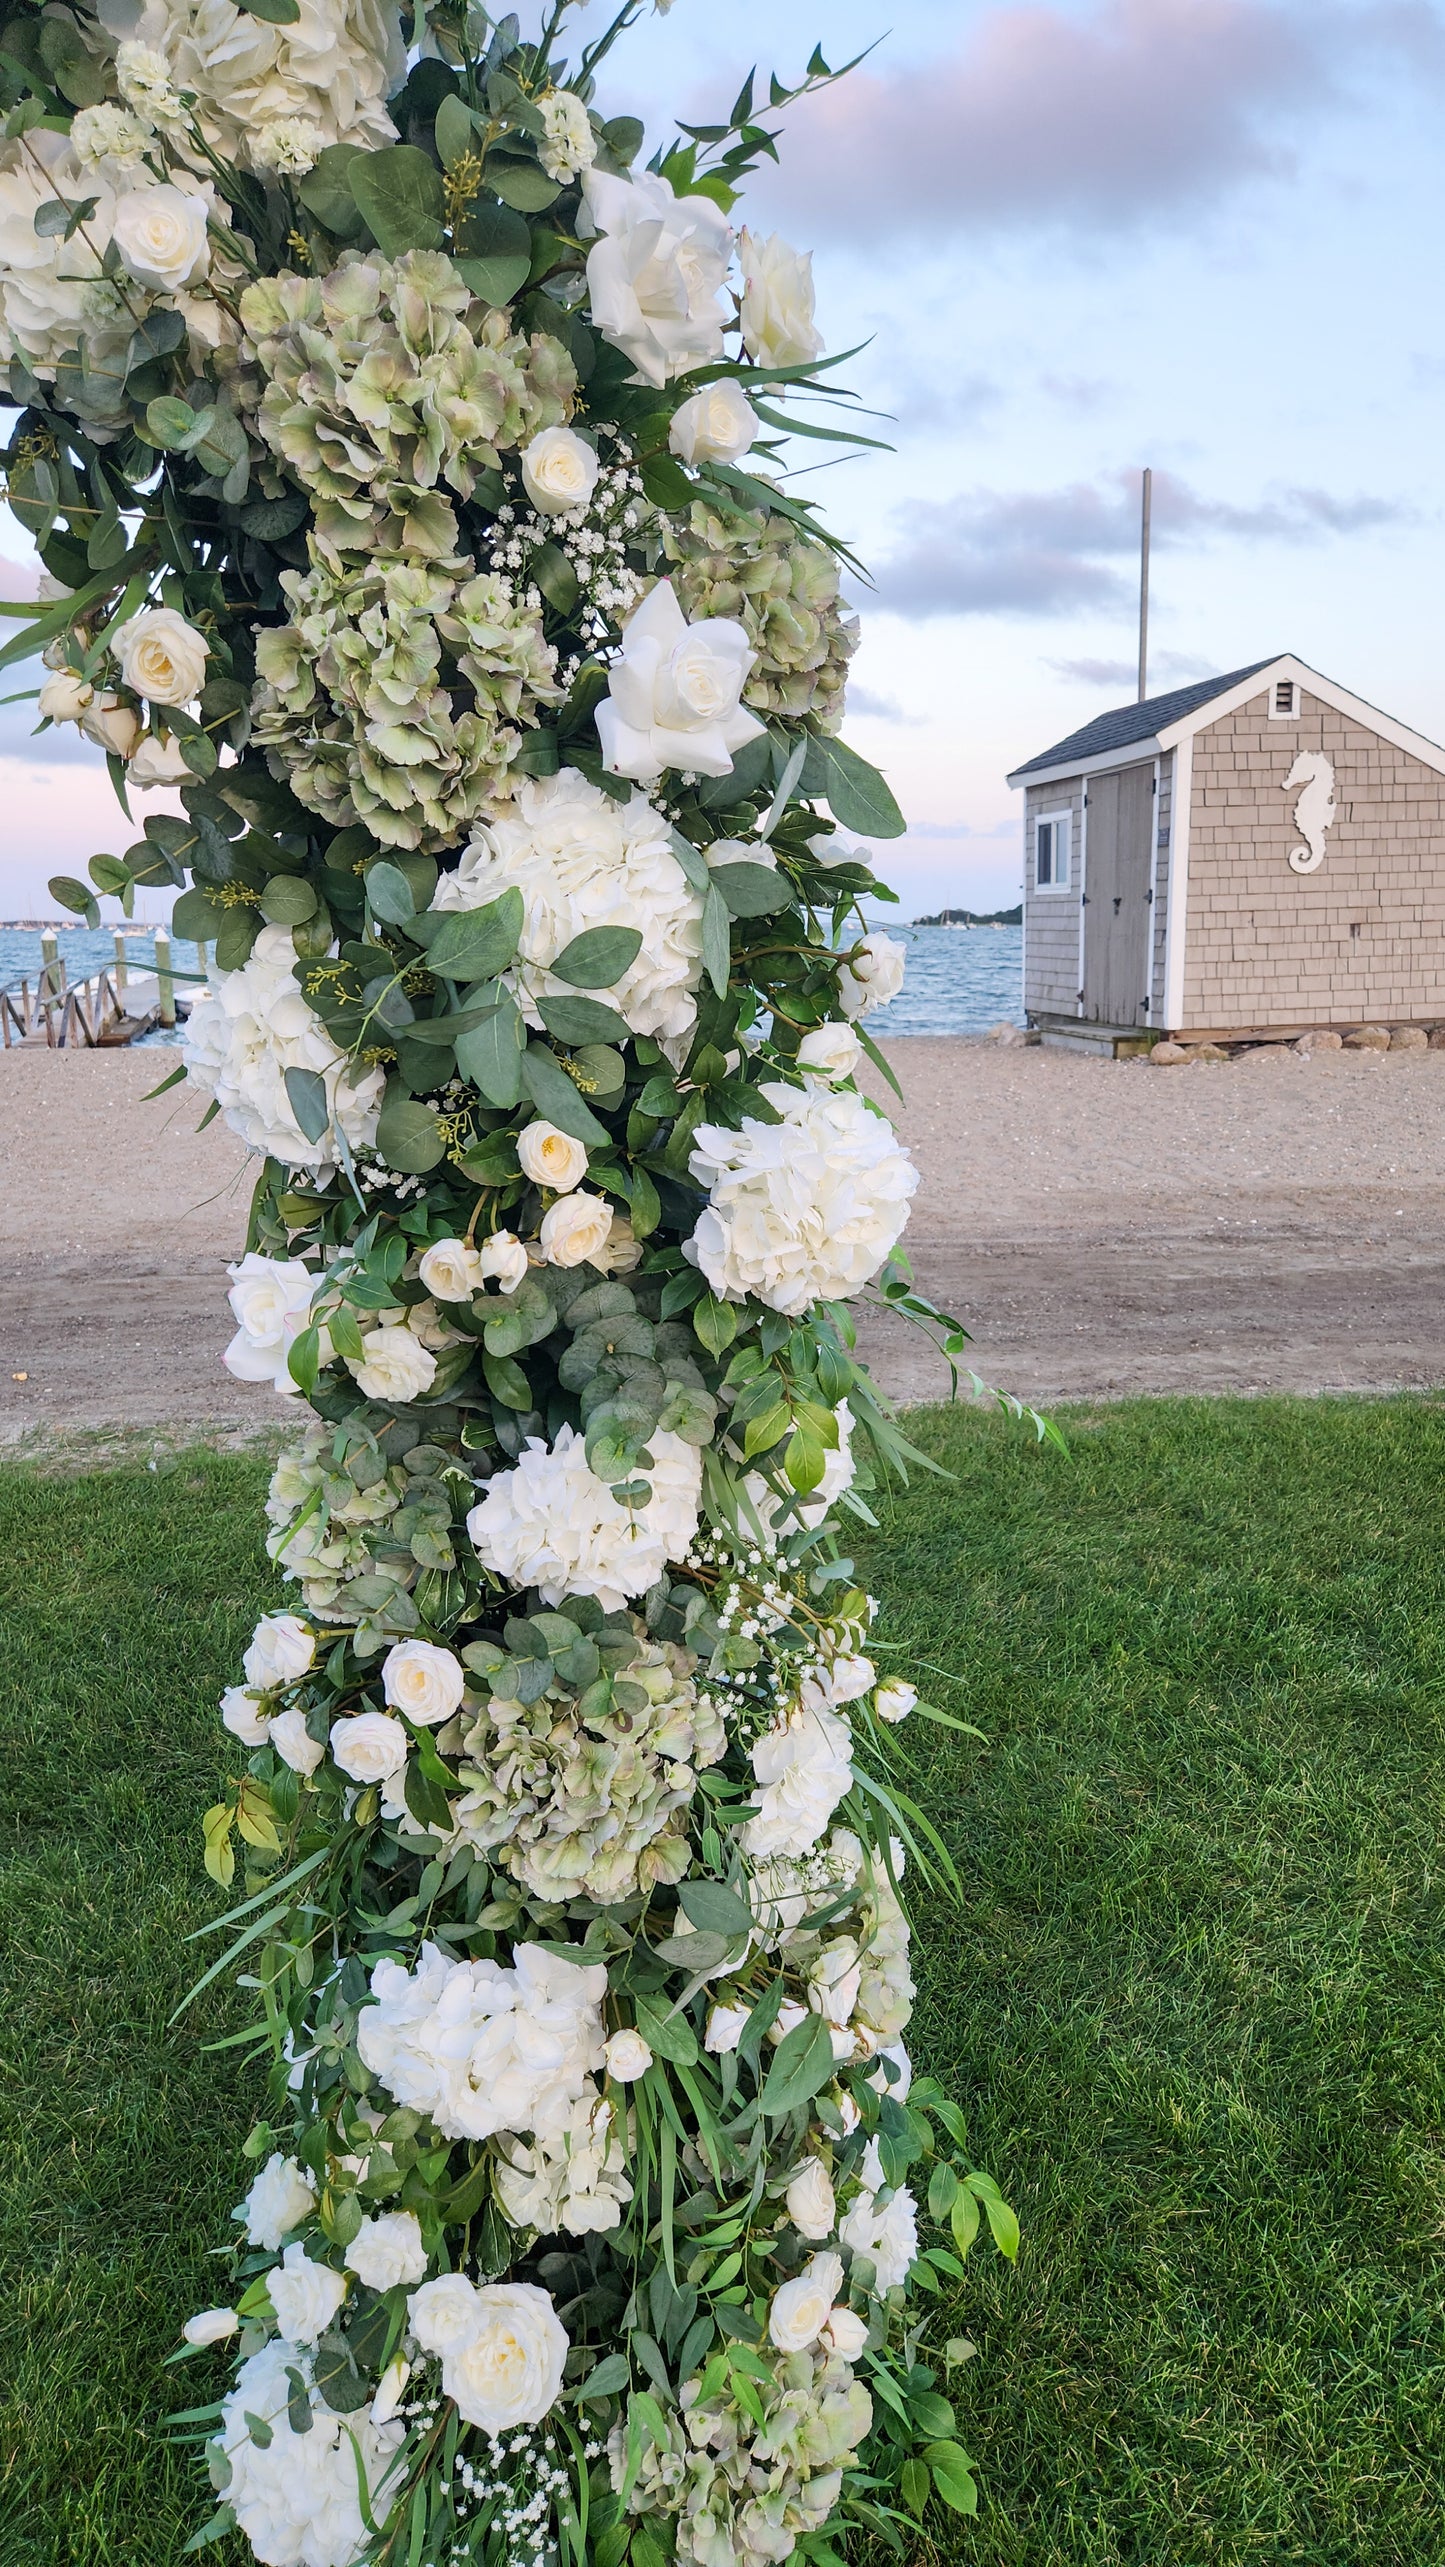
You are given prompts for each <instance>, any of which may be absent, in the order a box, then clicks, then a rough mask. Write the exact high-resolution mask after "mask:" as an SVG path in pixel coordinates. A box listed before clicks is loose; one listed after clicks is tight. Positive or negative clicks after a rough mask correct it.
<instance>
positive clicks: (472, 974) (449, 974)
mask: <svg viewBox="0 0 1445 2567" xmlns="http://www.w3.org/2000/svg"><path fill="white" fill-rule="evenodd" d="M430 915H431V916H432V917H435V916H436V912H435V911H432V912H431V913H430ZM522 916H523V911H522V895H521V892H520V891H519V890H518V889H517V886H516V885H515V883H514V884H512V885H511V887H510V888H509V889H508V890H506V891H504V892H503V893H502V895H501V897H500V899H498V900H491V901H488V903H487V905H486V907H485V908H484V909H453V910H446V911H444V912H443V913H442V917H441V924H440V925H439V926H437V927H431V928H429V929H428V931H427V933H426V936H425V939H424V941H425V944H426V952H427V961H428V963H429V964H430V966H431V969H432V970H433V971H434V972H436V973H438V974H439V975H440V976H441V977H442V978H443V979H445V980H494V979H495V978H496V975H497V973H498V972H500V971H505V969H506V967H507V965H508V963H509V962H510V961H511V959H512V956H513V955H514V954H515V952H516V950H517V939H518V937H519V936H520V935H521V932H522Z"/></svg>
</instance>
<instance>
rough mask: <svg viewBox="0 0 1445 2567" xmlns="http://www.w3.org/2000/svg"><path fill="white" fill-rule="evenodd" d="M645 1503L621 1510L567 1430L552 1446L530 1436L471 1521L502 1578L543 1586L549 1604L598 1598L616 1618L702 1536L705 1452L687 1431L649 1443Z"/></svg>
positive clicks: (484, 1557)
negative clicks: (685, 1439)
mask: <svg viewBox="0 0 1445 2567" xmlns="http://www.w3.org/2000/svg"><path fill="white" fill-rule="evenodd" d="M647 1449H648V1451H649V1452H650V1453H651V1455H652V1457H653V1468H652V1470H651V1471H650V1472H649V1474H648V1479H649V1482H650V1485H651V1489H652V1495H651V1497H650V1498H649V1500H648V1502H647V1504H646V1506H642V1507H638V1508H636V1509H634V1510H629V1509H628V1508H627V1507H625V1506H619V1504H618V1502H617V1500H616V1498H615V1497H614V1496H613V1494H612V1491H611V1489H610V1488H609V1487H608V1485H607V1482H606V1481H605V1480H599V1479H598V1478H597V1477H596V1475H595V1473H594V1472H593V1471H592V1470H591V1469H589V1467H588V1462H587V1447H586V1444H585V1442H584V1439H583V1438H582V1436H580V1435H579V1434H578V1433H577V1431H576V1429H575V1427H571V1426H564V1427H563V1428H562V1430H561V1432H560V1434H559V1435H558V1437H557V1441H556V1443H555V1444H553V1445H551V1446H550V1447H549V1446H548V1445H547V1444H545V1443H544V1442H543V1441H542V1439H541V1437H540V1436H538V1435H529V1436H528V1438H527V1442H526V1446H525V1449H524V1451H523V1453H522V1456H521V1459H520V1461H519V1462H518V1463H517V1465H516V1468H515V1469H514V1470H510V1471H499V1472H498V1473H497V1474H496V1476H495V1478H493V1479H492V1480H490V1481H489V1482H488V1484H487V1493H486V1496H485V1497H484V1498H483V1499H482V1500H481V1503H480V1504H479V1505H477V1506H474V1507H473V1508H472V1511H471V1513H470V1515H469V1516H468V1517H467V1531H468V1532H469V1533H470V1535H471V1537H472V1540H473V1542H474V1543H475V1544H476V1549H477V1557H478V1559H479V1560H481V1562H482V1563H483V1565H484V1567H486V1568H489V1569H494V1570H495V1571H496V1573H497V1575H498V1577H502V1578H508V1579H511V1580H512V1581H513V1582H514V1584H516V1585H517V1586H523V1587H535V1588H536V1589H537V1591H538V1593H539V1594H540V1595H541V1597H542V1600H543V1602H544V1603H546V1604H553V1605H555V1604H560V1603H561V1601H562V1599H563V1597H564V1596H567V1595H591V1596H595V1597H596V1598H597V1601H598V1603H599V1604H601V1605H602V1606H604V1607H605V1609H606V1610H607V1611H608V1612H609V1613H615V1612H616V1611H617V1610H618V1608H619V1607H620V1606H622V1605H624V1604H626V1603H627V1601H628V1599H629V1598H630V1597H632V1596H638V1595H645V1594H646V1592H647V1590H648V1588H649V1587H650V1586H654V1585H655V1584H656V1582H657V1580H658V1579H659V1578H660V1577H661V1575H662V1572H663V1570H664V1568H665V1567H666V1566H667V1563H668V1561H669V1560H681V1559H683V1558H685V1556H686V1554H687V1552H688V1551H689V1549H690V1548H691V1545H692V1541H693V1537H694V1535H695V1534H696V1532H697V1518H698V1505H699V1500H700V1497H701V1491H702V1456H701V1454H700V1453H699V1452H698V1450H697V1448H696V1446H695V1445H692V1444H685V1443H684V1442H683V1439H682V1437H681V1436H680V1435H669V1434H663V1433H658V1434H654V1435H650V1436H649V1437H648V1439H647Z"/></svg>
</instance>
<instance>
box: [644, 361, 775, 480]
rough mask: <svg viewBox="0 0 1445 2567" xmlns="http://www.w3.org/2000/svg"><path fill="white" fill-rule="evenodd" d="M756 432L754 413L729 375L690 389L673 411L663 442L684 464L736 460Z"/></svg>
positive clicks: (749, 403) (744, 452) (756, 422)
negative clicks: (691, 390)
mask: <svg viewBox="0 0 1445 2567" xmlns="http://www.w3.org/2000/svg"><path fill="white" fill-rule="evenodd" d="M757 433H758V420H757V413H756V412H755V410H754V409H753V405H752V403H751V402H750V401H749V399H748V397H747V395H746V393H745V392H744V391H743V389H742V386H741V384H738V383H734V382H733V381H732V380H731V378H730V377H729V378H728V379H727V380H725V381H724V382H722V383H709V384H705V385H704V386H703V389H702V391H701V392H694V393H693V394H692V396H691V398H690V399H689V400H687V401H684V403H683V404H682V407H681V409H680V410H677V411H675V412H674V413H673V420H672V425H671V427H670V428H669V430H668V432H667V442H668V444H669V445H670V446H671V448H672V451H673V453H674V454H675V455H679V456H680V457H681V459H682V461H683V462H684V463H686V464H700V463H736V462H737V460H738V457H739V456H740V455H745V454H746V453H747V451H748V448H749V446H750V445H751V444H752V442H753V440H754V438H755V437H756V435H757Z"/></svg>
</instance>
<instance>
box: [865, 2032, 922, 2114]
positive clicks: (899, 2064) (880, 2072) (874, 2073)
mask: <svg viewBox="0 0 1445 2567" xmlns="http://www.w3.org/2000/svg"><path fill="white" fill-rule="evenodd" d="M885 2059H891V2060H892V2062H893V2065H894V2067H895V2068H896V2069H897V2071H898V2074H897V2076H896V2077H895V2078H894V2079H893V2080H892V2082H891V2084H890V2082H889V2078H888V2074H887V2071H886V2069H885V2068H884V2067H883V2064H882V2063H883V2061H884V2060H885ZM864 2082H865V2084H867V2085H870V2086H871V2087H872V2089H873V2091H874V2093H875V2095H891V2096H892V2097H893V2100H894V2102H895V2103H896V2104H904V2103H907V2101H908V2089H909V2087H910V2086H911V2085H912V2083H913V2062H912V2060H911V2059H910V2058H909V2056H908V2053H907V2051H906V2050H905V2048H904V2046H903V2044H902V2042H901V2041H885V2042H884V2044H883V2046H882V2048H881V2049H880V2051H879V2053H878V2064H877V2065H876V2066H875V2067H873V2068H871V2069H870V2070H869V2072H868V2075H867V2078H866V2079H865V2081H864Z"/></svg>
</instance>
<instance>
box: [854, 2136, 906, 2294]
mask: <svg viewBox="0 0 1445 2567" xmlns="http://www.w3.org/2000/svg"><path fill="white" fill-rule="evenodd" d="M860 2171H861V2173H862V2177H863V2184H864V2190H863V2191H862V2192H861V2193H859V2195H858V2196H857V2199H856V2200H855V2201H854V2203H853V2205H852V2208H851V2209H850V2210H848V2211H846V2212H845V2213H844V2215H843V2217H842V2219H840V2221H839V2222H838V2235H839V2237H840V2238H841V2240H842V2242H843V2244H844V2245H845V2246H846V2247H847V2248H848V2249H849V2251H850V2253H852V2254H854V2255H870V2256H871V2257H872V2259H873V2262H874V2265H875V2266H876V2268H877V2276H878V2288H879V2290H880V2291H891V2290H895V2289H896V2288H897V2286H898V2284H899V2283H900V2282H902V2281H905V2280H906V2279H907V2277H908V2272H909V2269H910V2267H911V2265H912V2264H913V2262H914V2260H915V2258H916V2256H917V2254H918V2204H917V2202H916V2201H915V2200H914V2198H913V2195H912V2193H911V2192H910V2191H909V2189H908V2186H907V2185H906V2184H900V2185H899V2187H898V2190H897V2191H896V2193H895V2194H894V2195H893V2198H892V2200H891V2201H889V2202H885V2203H884V2204H883V2205H882V2206H881V2207H880V2205H879V2202H878V2195H879V2193H881V2192H882V2191H883V2190H884V2181H883V2168H882V2165H881V2163H880V2161H879V2156H878V2142H877V2140H876V2139H870V2140H869V2142H868V2146H867V2148H866V2150H865V2152H864V2156H863V2164H862V2167H861V2169H860Z"/></svg>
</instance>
